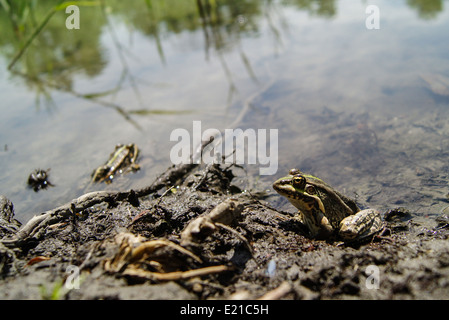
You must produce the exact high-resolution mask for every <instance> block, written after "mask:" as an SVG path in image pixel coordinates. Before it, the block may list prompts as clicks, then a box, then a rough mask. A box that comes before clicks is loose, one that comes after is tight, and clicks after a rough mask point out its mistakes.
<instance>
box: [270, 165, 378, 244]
mask: <svg viewBox="0 0 449 320" xmlns="http://www.w3.org/2000/svg"><path fill="white" fill-rule="evenodd" d="M273 189H274V190H275V191H276V192H277V193H279V194H280V195H282V196H284V197H286V198H287V199H288V200H289V201H290V203H291V204H292V205H293V206H295V207H296V208H297V209H299V212H298V215H297V216H296V218H297V219H298V220H299V221H300V222H301V223H302V224H303V225H304V226H305V227H306V229H307V230H308V233H309V236H310V237H311V238H316V239H339V240H342V241H343V242H353V241H359V240H363V239H366V238H368V237H370V236H374V235H375V234H376V233H378V232H380V231H381V230H382V229H383V221H382V218H381V215H380V212H379V211H377V210H376V209H364V210H361V209H360V208H359V207H358V206H357V204H356V202H355V201H354V200H352V199H350V198H348V197H346V196H345V195H343V194H341V193H340V192H338V191H336V190H335V189H334V188H333V187H331V186H330V185H329V184H327V183H326V182H324V181H323V180H321V179H320V178H318V177H315V176H313V175H310V174H306V173H303V172H301V171H300V170H298V169H291V170H290V171H289V175H288V176H285V177H283V178H280V179H278V180H276V181H275V182H274V183H273Z"/></svg>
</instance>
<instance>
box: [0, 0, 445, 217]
mask: <svg viewBox="0 0 449 320" xmlns="http://www.w3.org/2000/svg"><path fill="white" fill-rule="evenodd" d="M149 4H151V6H150V5H149ZM368 5H376V6H377V8H379V27H380V28H379V29H373V30H370V29H367V27H366V23H365V22H366V20H367V18H368V19H369V18H370V14H367V13H366V12H365V10H366V8H367V7H368ZM448 5H449V2H448V1H440V0H432V1H423V0H421V1H394V2H392V1H386V0H385V1H368V2H367V1H349V0H340V1H332V0H328V1H307V0H303V1H293V0H291V1H249V0H248V1H221V2H220V3H218V2H215V1H206V0H202V1H152V2H145V1H133V2H132V4H127V5H126V6H125V5H124V4H123V2H120V1H107V2H106V7H100V6H89V7H80V29H79V30H68V29H66V27H65V19H66V18H67V17H68V14H65V13H64V12H63V11H59V12H57V13H55V14H54V15H53V16H52V18H51V19H50V21H49V23H48V24H47V25H46V26H45V28H44V29H43V31H42V32H41V34H40V35H39V37H38V38H36V39H35V40H34V41H33V44H32V46H30V47H29V48H27V50H26V51H25V53H24V55H23V56H22V57H20V59H19V60H18V61H17V62H16V63H15V65H14V66H13V67H12V69H11V70H7V66H8V64H9V63H10V62H11V61H12V58H13V56H14V55H15V54H16V52H18V51H19V49H20V47H21V44H23V40H22V42H21V43H20V42H19V39H20V36H19V35H18V33H17V32H14V31H13V29H12V28H11V21H10V17H9V16H8V15H7V14H6V13H5V12H4V11H1V15H0V23H1V28H2V34H5V36H3V37H2V40H0V48H1V52H2V53H1V59H0V63H1V68H2V69H3V70H4V72H2V73H1V74H0V94H1V96H2V103H1V104H0V108H1V113H2V117H1V118H0V146H1V151H0V164H1V168H2V175H1V176H0V182H1V183H0V194H3V195H5V196H7V197H8V198H9V199H10V200H11V201H13V203H14V205H15V210H16V215H17V217H18V218H19V219H20V220H22V221H24V220H26V219H28V218H29V217H30V216H31V215H33V214H36V213H39V212H43V211H45V210H48V209H52V208H54V207H56V206H58V205H62V204H64V203H66V202H68V201H70V200H71V199H73V198H75V197H77V196H79V195H81V194H83V193H84V192H86V190H89V191H90V190H94V189H95V190H100V189H104V188H107V189H110V190H118V189H125V188H126V189H127V188H138V187H142V186H145V185H148V184H149V183H151V182H152V181H153V179H154V178H155V177H156V176H157V175H159V174H160V173H161V172H162V171H163V170H165V168H167V167H168V166H170V165H171V162H170V150H171V148H172V147H173V146H174V145H175V144H176V142H173V141H170V134H171V132H172V131H173V130H175V129H177V128H184V129H186V130H188V131H189V132H192V126H193V121H195V120H199V121H201V126H202V129H203V130H205V129H207V128H217V129H219V130H224V129H226V128H235V127H238V128H242V129H246V128H253V129H277V130H278V139H279V149H278V164H279V168H278V171H277V172H276V174H274V175H270V176H260V177H257V178H255V176H257V175H258V173H259V171H258V169H259V166H257V165H248V166H247V170H248V174H249V175H250V176H251V177H254V178H253V179H252V180H250V182H248V183H249V184H247V185H246V187H248V188H251V189H253V190H270V193H272V192H273V191H271V183H272V181H274V180H276V179H277V178H278V177H280V176H282V175H284V174H285V173H286V172H287V170H288V169H290V168H292V167H298V168H300V169H302V170H304V171H310V172H311V173H313V174H315V175H318V176H320V177H322V178H323V179H325V180H326V181H329V182H330V183H331V184H332V185H334V186H336V187H338V188H339V189H341V190H342V191H343V192H346V193H347V194H348V195H349V196H356V197H357V199H358V200H359V202H360V203H361V205H363V206H375V207H378V208H380V209H382V210H384V209H388V208H390V207H393V206H405V207H407V208H410V209H411V210H412V211H413V212H415V213H418V214H421V215H423V216H427V215H437V214H440V213H442V212H444V210H446V211H447V210H448V209H446V208H447V206H448V204H447V201H448V200H447V196H446V195H447V194H448V192H449V190H448V189H449V188H448V183H447V181H448V175H449V167H448V165H447V157H448V156H449V152H448V150H449V124H448V123H447V120H446V119H448V116H449V97H448V96H447V95H445V91H444V85H442V84H441V83H437V82H438V81H437V80H435V79H436V78H435V75H438V76H441V77H443V78H444V79H446V78H447V77H449V50H448V49H449V48H448V45H447V43H449V35H448V33H447V30H449V11H448ZM45 6H48V7H44V5H40V7H38V8H31V11H32V12H34V14H35V17H34V18H35V20H36V21H42V19H43V17H44V16H45V14H46V12H47V11H48V10H50V8H51V6H52V3H51V1H48V2H46V4H45ZM3 10H4V9H3ZM24 19H25V18H24ZM28 19H31V14H29V16H28ZM32 30H33V28H28V29H26V31H25V32H23V34H20V33H19V34H20V35H22V36H23V38H27V37H29V36H30V34H31V31H32ZM426 75H430V79H431V81H433V83H432V82H431V83H430V84H429V82H428V81H427V82H426V81H425V79H429V78H425V77H426ZM423 77H424V78H423ZM432 77H433V78H432ZM432 79H433V80H432ZM437 79H438V78H437ZM438 86H439V88H440V87H441V86H443V89H442V90H438V89H436V87H438ZM242 110H243V112H242ZM240 115H241V116H242V117H239V116H240ZM231 126H232V127H231ZM130 142H133V143H136V144H137V145H138V146H139V148H140V149H141V157H140V164H141V168H142V169H141V170H140V171H139V172H137V173H135V174H130V175H127V176H124V177H119V178H118V179H116V180H115V181H114V183H112V184H111V185H109V186H105V185H103V184H101V185H95V186H94V188H92V187H91V188H88V184H89V179H90V175H91V173H92V171H93V170H94V169H95V168H96V167H97V166H99V165H101V164H103V163H104V162H105V161H106V160H107V158H108V156H109V154H110V153H111V152H112V151H113V150H114V146H115V145H116V144H117V143H130ZM36 168H42V169H47V168H51V171H50V181H51V182H52V183H53V184H54V185H55V186H54V187H51V188H48V189H46V190H42V191H39V192H37V193H35V192H34V191H33V190H31V189H29V188H27V186H26V181H27V177H28V175H29V173H31V172H32V171H33V170H34V169H36ZM269 199H270V201H273V202H276V203H277V202H279V197H277V196H275V197H270V198H269ZM282 204H285V202H282ZM288 208H290V209H291V207H288V206H287V205H286V209H288Z"/></svg>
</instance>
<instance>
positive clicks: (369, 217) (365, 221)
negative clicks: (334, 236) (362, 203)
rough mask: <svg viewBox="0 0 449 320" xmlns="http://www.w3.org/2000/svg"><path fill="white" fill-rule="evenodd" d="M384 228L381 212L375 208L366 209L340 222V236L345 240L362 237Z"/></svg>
mask: <svg viewBox="0 0 449 320" xmlns="http://www.w3.org/2000/svg"><path fill="white" fill-rule="evenodd" d="M381 229H382V219H381V217H380V213H379V212H378V211H377V210H375V209H365V210H362V211H359V212H357V213H356V214H354V215H350V216H348V217H346V218H344V219H343V220H342V221H341V222H340V229H339V231H338V234H339V236H340V237H341V238H342V239H343V240H345V241H349V240H356V239H361V238H364V237H367V236H370V235H373V234H374V233H376V232H378V231H380V230H381Z"/></svg>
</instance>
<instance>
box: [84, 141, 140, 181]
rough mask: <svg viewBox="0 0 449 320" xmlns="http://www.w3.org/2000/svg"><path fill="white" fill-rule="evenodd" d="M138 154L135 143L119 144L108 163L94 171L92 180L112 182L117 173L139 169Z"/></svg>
mask: <svg viewBox="0 0 449 320" xmlns="http://www.w3.org/2000/svg"><path fill="white" fill-rule="evenodd" d="M138 155H139V149H138V148H137V146H136V145H135V144H134V143H131V144H127V145H124V144H118V145H117V146H116V147H115V151H114V152H113V153H111V155H110V156H109V160H108V161H107V162H106V164H104V165H102V166H100V167H98V168H97V169H96V170H95V171H94V172H93V173H92V182H103V181H104V182H105V183H111V182H112V180H113V179H114V176H115V175H116V174H117V173H127V172H130V171H136V170H139V169H140V167H139V165H138V164H137V163H136V161H137V156H138Z"/></svg>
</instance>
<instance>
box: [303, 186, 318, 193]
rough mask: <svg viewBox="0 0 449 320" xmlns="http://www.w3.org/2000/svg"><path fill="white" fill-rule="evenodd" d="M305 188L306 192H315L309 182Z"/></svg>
mask: <svg viewBox="0 0 449 320" xmlns="http://www.w3.org/2000/svg"><path fill="white" fill-rule="evenodd" d="M305 190H306V192H307V193H308V194H311V195H314V194H315V193H316V190H315V187H314V186H312V185H310V184H309V185H308V186H306V189H305Z"/></svg>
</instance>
